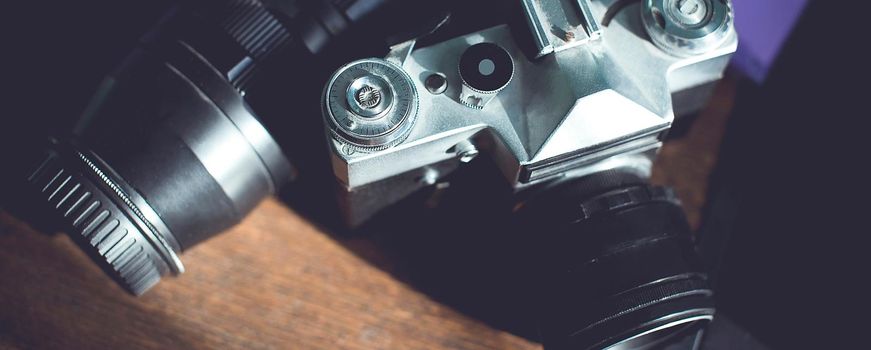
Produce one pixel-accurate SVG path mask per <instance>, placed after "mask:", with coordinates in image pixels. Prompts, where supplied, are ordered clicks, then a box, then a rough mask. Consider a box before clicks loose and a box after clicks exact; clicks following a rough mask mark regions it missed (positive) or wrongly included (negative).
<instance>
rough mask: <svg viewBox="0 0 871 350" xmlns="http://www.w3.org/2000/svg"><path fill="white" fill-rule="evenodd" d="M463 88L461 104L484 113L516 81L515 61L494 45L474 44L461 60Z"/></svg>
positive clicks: (460, 68)
mask: <svg viewBox="0 0 871 350" xmlns="http://www.w3.org/2000/svg"><path fill="white" fill-rule="evenodd" d="M459 73H460V78H461V79H462V80H463V88H462V92H461V93H460V102H461V103H462V104H464V105H466V106H468V107H470V108H475V109H483V108H484V106H486V105H487V103H488V102H490V101H491V100H493V98H494V97H496V94H497V93H499V91H502V89H504V88H505V87H506V86H508V84H509V83H510V82H511V79H512V78H513V77H514V61H513V60H512V59H511V55H510V54H508V51H505V49H503V48H502V47H501V46H499V45H496V44H493V43H480V44H475V45H472V46H471V47H469V48H468V49H466V51H465V52H463V55H462V56H460V66H459Z"/></svg>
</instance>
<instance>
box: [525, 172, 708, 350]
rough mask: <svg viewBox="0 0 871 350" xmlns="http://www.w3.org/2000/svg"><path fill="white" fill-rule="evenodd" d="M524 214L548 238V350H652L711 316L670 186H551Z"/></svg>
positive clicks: (544, 318) (628, 182)
mask: <svg viewBox="0 0 871 350" xmlns="http://www.w3.org/2000/svg"><path fill="white" fill-rule="evenodd" d="M522 214H523V217H524V219H525V220H526V221H527V222H528V223H529V224H530V225H533V226H532V227H533V228H532V230H534V231H536V234H537V235H539V236H541V237H542V238H541V241H540V242H541V243H540V244H541V245H540V247H539V248H540V249H539V250H540V251H541V252H542V253H541V256H542V259H541V260H542V263H541V265H540V266H539V267H538V271H539V272H540V273H541V274H540V277H541V278H542V282H541V283H542V284H541V288H540V289H541V293H540V294H539V298H540V301H541V302H540V305H541V309H540V310H541V317H540V327H541V332H542V335H543V339H544V343H545V347H546V348H547V349H602V348H614V349H637V348H646V347H647V346H651V345H653V344H654V343H658V342H659V341H662V340H664V339H665V338H668V336H670V335H672V334H675V333H679V332H682V331H683V330H685V329H686V328H690V327H695V326H698V325H700V324H705V323H707V322H709V321H710V320H712V318H713V314H714V304H713V292H712V291H711V289H710V288H709V287H708V284H707V277H706V274H705V273H704V271H703V270H702V269H701V268H700V266H699V263H698V260H697V257H696V254H695V251H694V246H693V241H692V237H691V235H690V229H689V225H688V223H687V221H686V218H685V216H684V214H683V211H682V209H681V207H680V205H679V203H678V201H677V199H676V197H675V196H674V193H673V192H672V191H671V190H669V189H666V188H662V187H655V186H650V185H647V184H644V183H643V182H642V181H641V180H639V179H637V178H634V179H633V178H632V177H631V176H626V175H624V174H617V173H603V174H599V175H593V176H591V177H588V178H585V179H581V180H579V181H574V182H570V183H566V184H563V185H561V186H559V187H556V188H553V189H549V190H547V192H546V193H544V194H543V195H541V196H539V197H538V198H535V199H534V200H531V201H529V202H528V203H527V205H526V206H525V207H524V209H523V213H522Z"/></svg>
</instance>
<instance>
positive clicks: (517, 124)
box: [327, 0, 737, 222]
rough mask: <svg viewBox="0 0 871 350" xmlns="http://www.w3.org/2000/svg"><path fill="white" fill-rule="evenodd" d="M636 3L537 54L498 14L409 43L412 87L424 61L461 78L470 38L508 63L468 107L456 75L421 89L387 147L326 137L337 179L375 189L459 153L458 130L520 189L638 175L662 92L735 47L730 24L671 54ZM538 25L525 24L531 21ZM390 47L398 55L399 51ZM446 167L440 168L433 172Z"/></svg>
mask: <svg viewBox="0 0 871 350" xmlns="http://www.w3.org/2000/svg"><path fill="white" fill-rule="evenodd" d="M663 1H665V0H663ZM688 1H689V0H688ZM699 1H707V0H699ZM615 2H616V0H605V1H589V2H588V1H580V2H577V3H575V2H571V3H568V2H567V3H566V4H561V5H560V6H556V5H553V4H555V2H554V3H551V2H547V1H541V2H540V3H539V2H538V1H524V2H523V4H524V6H525V9H526V10H527V15H529V16H530V17H529V20H530V22H531V23H534V22H536V21H539V22H541V21H542V18H546V19H550V20H552V19H553V18H568V17H570V16H576V17H578V18H584V17H590V18H602V16H603V15H604V14H605V12H606V11H607V10H608V8H609V7H610V6H611V5H613V4H614V3H615ZM716 3H720V2H719V0H718V1H716ZM547 4H551V5H547ZM706 4H708V3H707V2H706ZM533 5H534V7H530V6H533ZM545 5H547V6H545ZM563 5H566V6H563ZM580 5H586V7H587V8H588V10H589V16H584V15H583V12H582V11H579V10H577V9H578V8H584V7H583V6H580ZM681 5H682V6H683V9H684V12H685V13H686V15H687V16H689V17H688V18H689V19H688V21H690V20H691V19H692V18H694V17H693V16H695V14H696V13H697V12H694V11H700V10H701V9H700V8H696V7H695V6H694V3H692V2H682V3H681ZM579 6H580V7H579ZM530 9H532V10H534V11H531V10H530ZM642 10H643V5H642V4H640V3H639V4H633V5H629V6H627V7H625V8H624V9H623V10H621V11H620V12H618V13H617V14H616V16H615V17H614V18H613V20H612V21H611V22H610V24H609V26H608V27H598V26H597V27H595V28H597V30H598V31H597V32H596V33H598V35H599V36H600V40H593V41H587V43H586V44H585V45H573V46H566V45H561V46H559V50H555V51H557V52H554V53H552V54H548V55H545V56H543V57H541V58H539V59H535V60H528V59H527V58H526V57H527V56H526V55H524V54H523V52H521V49H520V45H519V44H518V43H516V42H515V39H514V36H512V35H511V32H510V31H509V28H508V27H507V26H497V27H493V28H489V29H486V30H482V31H479V32H475V33H471V34H468V35H465V36H461V37H457V38H454V39H451V40H448V41H444V42H441V43H439V44H435V45H432V46H429V47H425V48H419V49H415V50H414V51H411V52H410V55H408V56H407V57H406V58H405V59H404V61H403V64H402V68H401V69H402V71H403V72H404V73H405V74H407V76H408V77H411V84H413V85H414V86H415V90H417V89H426V90H429V89H428V87H429V85H430V84H428V83H427V81H428V80H429V79H428V77H430V76H431V75H432V74H433V72H441V73H442V74H444V77H445V79H446V81H457V82H461V81H462V79H461V77H460V74H459V72H458V71H457V68H456V67H457V65H458V62H459V59H460V57H461V55H462V54H463V53H464V52H465V51H466V50H467V49H468V48H469V47H471V46H473V45H475V44H479V43H493V44H497V45H498V46H500V47H502V48H504V49H505V50H506V51H507V52H508V54H509V55H510V56H511V57H512V60H513V63H514V67H515V68H514V75H513V78H512V80H511V83H510V84H508V85H507V86H506V87H505V88H504V89H502V90H501V91H500V92H499V93H498V94H496V95H495V96H493V98H492V101H490V102H489V103H488V104H487V105H486V107H485V108H483V109H471V108H468V107H467V106H465V105H464V104H463V103H461V102H460V101H462V100H463V99H462V98H460V97H461V96H463V94H464V92H463V91H464V86H463V84H447V86H446V88H445V90H444V92H443V93H441V94H423V95H420V97H419V106H420V113H419V116H418V117H417V120H416V122H414V123H413V127H411V128H410V129H409V130H408V136H407V137H406V138H405V139H404V141H402V142H397V143H393V144H391V147H389V148H382V149H379V150H377V151H369V152H356V151H353V149H351V151H350V152H348V150H349V149H348V147H347V144H348V143H347V141H346V140H344V139H343V138H342V137H334V138H332V139H331V140H330V145H331V148H332V149H333V152H332V161H333V169H334V172H335V175H336V177H337V179H338V180H339V181H340V182H341V183H342V185H344V186H345V187H346V188H347V189H348V190H349V191H356V193H357V195H359V194H360V193H359V191H369V189H378V190H384V189H382V187H378V186H368V185H369V184H373V183H380V182H383V181H385V180H386V179H390V178H392V177H395V176H397V175H399V174H404V173H408V172H411V171H414V170H416V169H422V168H424V167H426V166H430V165H432V164H436V163H441V162H445V161H451V160H453V161H455V162H458V163H459V162H460V160H462V158H463V157H459V156H458V153H457V150H458V149H459V148H460V147H459V146H460V145H466V143H467V142H471V143H472V144H473V145H477V146H476V147H475V149H476V150H478V151H479V152H480V153H486V154H488V155H489V156H490V157H492V158H493V159H494V160H495V163H496V164H497V165H498V167H499V169H500V170H501V172H502V174H503V175H504V178H505V179H506V180H507V181H508V183H509V184H510V185H511V186H512V187H513V188H514V189H515V190H516V191H518V192H520V191H523V190H525V189H527V188H530V187H533V186H536V185H537V184H540V183H543V182H549V181H551V180H553V179H558V178H560V177H572V176H582V175H584V174H590V173H592V172H596V171H602V170H608V169H609V168H611V167H617V166H626V165H627V164H631V167H632V168H633V169H634V168H638V169H639V170H638V172H639V173H641V174H644V175H645V176H648V175H649V167H650V164H652V160H653V159H654V157H655V155H656V152H657V150H658V149H659V147H660V145H661V142H662V139H663V137H664V136H665V133H666V131H667V130H668V129H669V127H670V126H671V123H672V121H673V119H674V112H673V106H672V101H671V96H672V93H674V92H677V91H684V90H686V89H691V88H694V87H697V86H702V85H705V84H708V83H711V82H713V81H716V80H718V79H720V78H721V76H722V73H723V70H724V69H725V67H726V65H727V64H728V61H729V58H730V57H731V55H732V54H733V53H734V52H735V50H736V48H737V36H736V35H735V34H734V33H733V31H732V29H731V27H729V28H730V29H729V31H728V35H727V36H726V38H725V39H724V41H722V42H721V43H720V45H718V46H716V47H710V48H709V49H708V50H707V51H705V52H702V53H699V54H696V55H693V56H676V55H673V54H670V53H668V52H664V50H663V49H661V48H660V46H659V45H657V44H654V43H652V42H651V41H650V39H649V37H648V35H647V32H646V29H645V26H644V23H643V22H642V15H641V12H642ZM675 10H676V11H680V8H678V7H675ZM541 23H544V22H541ZM541 28H542V27H541V25H535V24H533V25H532V29H533V31H536V30H539V29H541ZM584 28H586V27H584ZM548 35H550V34H548ZM548 40H550V39H549V37H548ZM389 57H405V51H404V50H402V52H401V54H397V53H391V55H389ZM483 68H486V67H483ZM341 100H344V97H342V98H341ZM327 119H328V123H335V122H331V121H330V119H332V118H327ZM331 127H333V126H332V125H331ZM333 128H335V127H333ZM479 141H486V142H479ZM448 174H449V172H440V173H439V176H440V177H443V176H445V175H448ZM418 186H422V185H421V184H418ZM370 197H374V198H377V197H378V196H377V195H373V196H370ZM387 204H389V203H386V202H385V203H378V202H377V201H374V202H373V201H368V202H367V204H366V205H367V206H369V208H368V211H370V212H371V211H372V210H373V208H379V207H383V206H386V205H387ZM356 212H362V211H356ZM364 219H365V218H359V217H358V218H354V220H353V221H355V222H360V221H362V220H364Z"/></svg>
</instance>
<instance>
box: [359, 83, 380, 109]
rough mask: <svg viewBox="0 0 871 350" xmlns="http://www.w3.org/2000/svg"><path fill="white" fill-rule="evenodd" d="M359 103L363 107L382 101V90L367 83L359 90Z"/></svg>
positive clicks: (370, 106)
mask: <svg viewBox="0 0 871 350" xmlns="http://www.w3.org/2000/svg"><path fill="white" fill-rule="evenodd" d="M356 98H357V103H359V104H360V106H361V107H363V108H372V107H375V106H377V105H378V104H379V103H381V91H380V90H378V89H376V88H374V87H372V86H370V85H366V86H364V87H363V88H362V89H360V91H357V96H356Z"/></svg>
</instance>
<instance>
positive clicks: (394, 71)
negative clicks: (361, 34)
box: [324, 59, 418, 152]
mask: <svg viewBox="0 0 871 350" xmlns="http://www.w3.org/2000/svg"><path fill="white" fill-rule="evenodd" d="M324 108H325V110H324V116H325V118H326V121H327V124H328V125H329V127H330V130H331V131H332V135H333V137H335V138H336V139H337V140H339V141H342V142H343V143H345V144H346V145H347V146H349V147H351V148H353V149H355V150H359V151H364V152H365V151H378V150H382V149H385V148H388V147H392V146H394V145H396V144H399V143H400V142H402V141H404V140H405V138H406V137H407V136H408V134H409V133H410V132H411V127H412V126H413V125H414V121H415V119H416V118H417V109H418V100H417V90H416V88H415V86H414V82H413V81H412V80H411V77H409V76H408V74H407V73H405V71H403V70H402V69H401V68H399V67H397V66H396V65H394V64H392V63H390V62H387V61H385V60H382V59H364V60H360V61H356V62H352V63H349V64H347V65H345V66H344V67H342V68H339V70H338V71H337V72H336V73H335V74H334V75H333V77H332V78H331V79H330V82H329V84H328V85H327V90H326V92H325V95H324Z"/></svg>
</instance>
